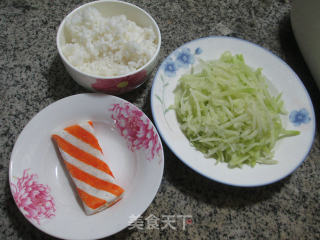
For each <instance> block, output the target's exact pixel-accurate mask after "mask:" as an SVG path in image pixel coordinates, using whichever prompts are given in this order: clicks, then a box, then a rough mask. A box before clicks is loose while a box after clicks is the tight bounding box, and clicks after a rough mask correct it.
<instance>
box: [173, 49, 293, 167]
mask: <svg viewBox="0 0 320 240" xmlns="http://www.w3.org/2000/svg"><path fill="white" fill-rule="evenodd" d="M196 67H198V68H200V69H201V70H200V71H198V72H197V73H195V72H194V71H193V70H192V71H191V73H190V74H186V75H183V76H182V77H181V78H180V79H179V84H178V86H177V88H176V89H175V103H174V105H173V106H172V108H173V109H175V112H176V116H177V119H178V122H179V124H180V128H181V130H182V131H183V133H184V134H185V136H186V137H187V138H188V140H189V141H190V142H191V144H192V145H193V146H194V147H195V148H196V149H197V150H199V151H201V152H202V153H203V154H204V155H205V157H208V158H215V159H216V161H217V163H219V162H226V163H227V164H228V167H230V168H235V167H239V168H241V167H242V166H243V164H248V165H250V166H251V167H254V166H255V165H256V163H261V164H275V163H277V161H276V160H274V159H273V157H274V151H273V148H274V146H275V144H276V142H277V140H279V139H281V138H283V137H289V136H295V135H298V134H299V131H293V130H285V129H284V128H283V126H282V122H281V118H280V116H281V114H286V112H285V110H284V103H283V101H282V100H281V94H279V95H278V96H272V95H271V94H270V93H269V90H268V85H267V82H266V78H265V77H264V76H263V75H262V69H261V68H258V69H256V70H254V69H252V68H251V67H249V66H248V65H246V63H245V61H244V58H243V56H242V55H241V54H239V55H234V56H232V54H231V53H230V52H225V53H223V54H222V55H221V57H220V59H218V60H213V61H208V62H205V61H201V60H200V64H199V65H198V66H196Z"/></svg>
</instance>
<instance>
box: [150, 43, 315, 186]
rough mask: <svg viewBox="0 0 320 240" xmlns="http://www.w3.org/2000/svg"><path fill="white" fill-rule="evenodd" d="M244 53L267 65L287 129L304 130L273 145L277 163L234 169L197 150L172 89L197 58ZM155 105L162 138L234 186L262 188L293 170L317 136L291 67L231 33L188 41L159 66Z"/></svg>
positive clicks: (204, 172)
mask: <svg viewBox="0 0 320 240" xmlns="http://www.w3.org/2000/svg"><path fill="white" fill-rule="evenodd" d="M225 51H230V52H231V53H232V54H243V56H244V59H245V61H246V63H247V64H248V65H249V66H251V67H253V68H258V67H262V68H263V71H262V72H263V74H264V75H265V76H266V77H267V78H268V79H269V80H270V86H271V90H272V92H282V93H283V100H284V103H285V108H286V110H287V111H288V112H289V113H290V114H289V116H286V117H285V118H284V119H283V123H284V126H285V127H286V128H287V129H294V130H299V131H301V134H300V135H299V136H295V137H290V138H284V139H282V140H280V141H279V142H278V143H277V145H276V147H275V156H274V157H275V159H277V160H278V161H279V163H278V164H276V165H259V164H257V165H256V166H255V167H254V168H251V167H249V166H243V168H242V169H239V168H235V169H230V168H228V167H227V164H225V163H220V164H218V165H216V164H215V160H214V159H212V158H211V159H210V158H205V157H204V156H203V154H202V153H201V152H199V151H197V150H195V148H193V147H192V146H191V145H190V144H189V142H188V140H187V138H186V137H185V136H184V135H183V133H182V131H181V130H180V128H179V124H178V122H177V119H176V115H175V112H174V110H168V107H169V106H170V105H172V104H173V103H174V93H173V91H174V89H175V88H176V86H177V83H178V79H179V78H180V77H181V75H183V74H184V73H189V72H190V68H191V65H193V64H196V63H197V61H198V59H199V58H201V59H203V60H213V59H218V58H219V57H220V56H221V54H222V53H224V52H225ZM151 91H152V92H151V108H152V114H153V118H154V122H155V125H156V127H157V128H158V131H159V133H160V135H161V137H162V139H163V140H164V141H165V142H166V144H167V145H168V146H169V148H170V149H171V150H172V151H173V152H174V154H175V155H176V156H177V157H178V158H179V159H180V160H181V161H183V162H184V163H185V164H186V165H188V166H189V167H190V168H192V169H193V170H195V171H196V172H198V173H200V174H202V175H203V176H206V177H208V178H210V179H212V180H215V181H218V182H221V183H224V184H229V185H234V186H244V187H252V186H261V185H266V184H270V183H273V182H275V181H278V180H280V179H282V178H284V177H286V176H288V175H289V174H290V173H292V172H293V171H294V170H295V169H296V168H297V167H298V166H299V165H300V164H301V163H302V162H303V160H304V159H305V158H306V156H307V154H308V152H309V150H310V147H311V145H312V142H313V138H314V134H315V115H314V110H313V106H312V102H311V100H310V97H309V95H308V93H307V91H306V89H305V87H304V85H303V84H302V82H301V81H300V79H299V78H298V76H297V75H296V74H295V73H294V72H293V71H292V70H291V68H290V67H289V66H288V65H287V64H286V63H285V62H283V61H282V60H281V59H280V58H278V57H277V56H275V55H273V54H272V53H271V52H269V51H267V50H266V49H264V48H262V47H260V46H258V45H255V44H253V43H250V42H247V41H244V40H241V39H236V38H230V37H207V38H201V39H197V40H194V41H191V42H188V43H186V44H184V45H183V46H181V47H179V48H178V49H176V50H175V51H174V52H173V53H171V54H170V55H169V56H168V57H167V58H166V59H165V60H164V62H163V63H162V64H161V66H160V67H159V69H158V72H157V74H156V76H155V79H154V82H153V86H152V90H151Z"/></svg>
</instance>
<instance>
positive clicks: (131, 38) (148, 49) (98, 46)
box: [61, 7, 157, 77]
mask: <svg viewBox="0 0 320 240" xmlns="http://www.w3.org/2000/svg"><path fill="white" fill-rule="evenodd" d="M156 43H157V38H156V34H155V33H154V31H153V29H152V28H151V27H148V28H142V27H140V26H138V25H137V24H136V23H135V22H133V21H130V20H128V19H127V18H126V16H124V15H119V16H113V17H104V16H102V15H101V14H100V12H99V11H98V10H97V9H96V8H94V7H89V8H87V9H86V10H85V11H82V12H79V13H77V14H74V15H73V16H72V17H71V18H69V19H68V20H67V21H66V23H65V27H64V35H63V39H62V47H61V49H62V53H63V54H64V56H65V57H66V58H67V60H68V61H69V62H70V63H71V65H73V66H74V67H76V68H77V69H78V70H80V71H82V72H85V73H88V74H94V75H99V76H104V77H105V76H119V75H124V74H127V73H129V72H132V71H135V70H137V69H138V68H140V67H142V66H143V65H145V64H146V63H147V62H148V61H149V59H151V57H152V56H153V54H154V53H155V51H156V48H157V44H156Z"/></svg>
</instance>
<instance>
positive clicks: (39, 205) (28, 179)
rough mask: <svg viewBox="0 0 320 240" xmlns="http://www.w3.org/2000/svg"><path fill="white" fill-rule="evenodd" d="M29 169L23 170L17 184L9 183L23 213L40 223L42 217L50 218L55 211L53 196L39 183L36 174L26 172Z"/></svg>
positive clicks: (45, 186) (47, 188) (46, 187)
mask: <svg viewBox="0 0 320 240" xmlns="http://www.w3.org/2000/svg"><path fill="white" fill-rule="evenodd" d="M28 170H29V169H25V170H24V171H23V176H22V177H21V178H18V181H17V184H14V183H11V187H12V194H13V198H14V200H15V201H16V204H17V206H18V207H19V208H20V209H21V210H22V212H23V214H24V215H25V216H26V217H27V218H29V219H33V220H35V221H36V222H37V223H38V224H40V220H42V219H44V218H52V217H53V216H55V214H54V212H55V211H56V209H55V205H54V200H53V197H52V196H51V195H50V189H49V187H48V186H47V185H43V184H39V183H38V182H37V181H36V179H37V178H38V176H37V175H36V174H28Z"/></svg>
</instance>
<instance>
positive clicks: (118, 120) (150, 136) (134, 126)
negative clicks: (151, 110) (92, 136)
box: [110, 103, 161, 160]
mask: <svg viewBox="0 0 320 240" xmlns="http://www.w3.org/2000/svg"><path fill="white" fill-rule="evenodd" d="M110 110H111V111H113V114H112V119H113V120H114V121H115V125H116V128H117V129H118V130H119V131H120V134H121V136H123V137H125V139H126V140H127V141H128V143H129V148H130V150H131V151H134V150H139V149H142V148H143V149H146V150H148V151H149V156H148V160H151V159H153V158H154V157H155V154H158V153H159V151H160V150H161V144H160V141H159V137H158V135H157V133H156V132H155V131H154V128H153V126H152V124H151V121H150V120H149V119H148V118H147V117H146V116H145V115H144V114H143V112H142V111H140V110H139V109H138V108H135V107H133V106H132V105H130V104H129V103H125V104H123V105H120V104H114V105H113V107H112V108H111V109H110Z"/></svg>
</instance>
